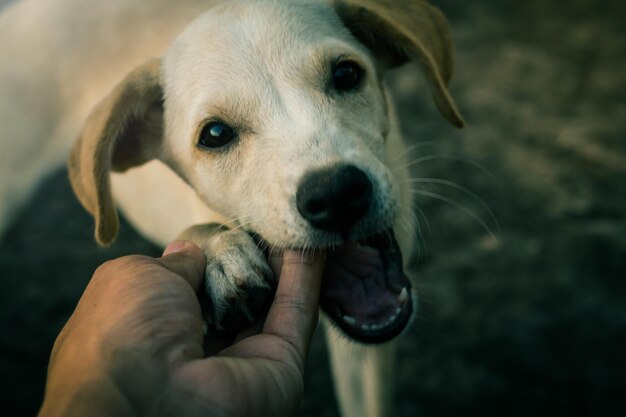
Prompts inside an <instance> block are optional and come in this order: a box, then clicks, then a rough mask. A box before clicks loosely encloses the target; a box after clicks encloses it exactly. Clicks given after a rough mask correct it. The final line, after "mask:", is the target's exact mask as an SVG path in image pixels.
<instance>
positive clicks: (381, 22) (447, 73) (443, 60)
mask: <svg viewBox="0 0 626 417" xmlns="http://www.w3.org/2000/svg"><path fill="white" fill-rule="evenodd" d="M335 8H336V10H337V13H338V15H339V17H340V18H341V20H342V21H343V22H344V24H345V25H346V27H347V28H348V30H350V32H352V34H353V35H354V36H355V37H356V38H357V39H358V40H359V41H360V42H361V43H363V44H364V45H365V46H367V47H368V48H370V50H372V51H373V52H374V54H375V55H376V56H377V57H378V59H380V60H381V62H382V63H383V64H384V65H387V66H390V67H395V66H398V65H401V64H404V63H405V62H407V61H409V60H412V61H416V62H418V63H419V64H421V65H422V67H423V68H424V70H425V72H426V76H427V78H428V80H429V82H430V85H431V88H432V92H433V97H434V100H435V103H436V104H437V107H438V108H439V111H440V112H441V113H442V114H443V116H444V117H445V118H446V119H447V120H448V121H449V122H450V123H452V124H453V125H454V126H456V127H463V125H464V121H463V117H462V116H461V114H460V113H459V111H458V109H457V107H456V105H455V104H454V100H453V99H452V97H451V96H450V93H449V92H448V89H447V85H448V83H449V82H450V79H451V78H452V71H453V68H454V56H453V53H454V50H453V45H452V41H451V36H450V30H449V28H448V23H447V21H446V19H445V17H444V16H443V14H442V13H441V12H440V11H439V9H437V8H436V7H434V6H432V5H430V4H429V3H428V2H426V1H423V0H408V1H398V0H335Z"/></svg>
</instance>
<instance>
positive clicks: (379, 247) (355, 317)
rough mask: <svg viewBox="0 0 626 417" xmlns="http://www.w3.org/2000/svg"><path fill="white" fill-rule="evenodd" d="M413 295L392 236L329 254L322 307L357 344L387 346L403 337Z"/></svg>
mask: <svg viewBox="0 0 626 417" xmlns="http://www.w3.org/2000/svg"><path fill="white" fill-rule="evenodd" d="M410 293H411V284H410V282H409V280H408V278H407V277H406V276H405V275H404V273H403V269H402V256H401V254H400V250H399V248H398V244H397V242H396V239H395V238H394V236H393V233H392V232H391V231H385V232H383V233H379V234H376V235H373V236H370V237H367V238H365V239H362V240H359V241H357V242H348V243H344V244H343V245H341V246H339V247H335V248H334V249H331V250H329V252H328V255H327V259H326V269H325V272H324V281H323V283H322V292H321V296H320V305H321V307H322V309H323V310H324V311H325V312H326V314H328V315H329V316H330V318H331V319H332V320H333V321H334V322H335V324H336V325H337V326H338V327H339V328H341V329H342V330H343V331H344V332H345V333H346V334H347V335H348V336H350V337H352V338H354V339H356V340H357V341H360V342H363V343H383V342H386V341H388V340H390V339H392V338H394V337H395V336H397V335H398V334H399V333H400V332H401V331H402V330H403V329H404V328H405V327H406V325H407V323H408V322H409V319H410V318H411V313H412V311H413V306H412V301H411V297H410Z"/></svg>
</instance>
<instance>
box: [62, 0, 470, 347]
mask: <svg viewBox="0 0 626 417" xmlns="http://www.w3.org/2000/svg"><path fill="white" fill-rule="evenodd" d="M415 25H418V27H417V28H416V27H415ZM420 25H421V26H420ZM446 33H447V32H446V27H445V21H443V18H442V17H441V15H439V14H438V13H437V11H436V9H433V8H432V7H431V6H429V5H428V4H427V3H425V2H423V1H414V2H409V4H408V5H404V6H402V7H400V6H398V5H397V4H395V3H394V2H390V1H383V0H379V1H373V0H369V1H359V2H356V1H354V2H352V1H346V2H343V1H338V2H336V3H334V4H328V3H325V2H311V1H302V2H292V1H290V2H279V1H273V0H268V1H258V2H244V1H241V2H240V1H233V2H227V3H225V4H223V5H220V6H217V7H215V8H213V9H211V10H210V11H209V12H207V13H206V14H205V15H203V16H201V17H199V18H198V19H197V20H196V21H195V22H193V23H192V24H191V25H190V26H188V28H187V29H186V30H185V31H184V32H183V33H182V34H181V35H180V36H179V38H178V39H177V40H176V41H175V42H174V44H173V45H172V47H171V49H170V50H169V52H168V53H167V55H166V56H165V58H164V59H163V60H162V62H161V61H159V62H157V61H153V62H151V63H149V64H147V65H146V66H144V67H143V68H140V69H138V70H137V71H136V72H135V73H133V74H131V75H130V76H129V77H128V78H127V80H126V81H125V82H123V83H122V84H121V85H120V87H118V89H117V90H116V91H114V92H113V93H112V95H111V97H109V98H108V99H107V100H105V101H104V102H103V104H101V106H100V108H98V109H96V111H94V114H93V115H92V117H91V118H90V120H89V121H88V122H87V126H86V127H85V130H84V133H83V137H82V138H81V139H80V141H79V143H78V145H77V147H76V148H75V150H74V152H73V157H72V158H71V160H70V173H71V176H72V181H73V184H74V187H75V189H76V191H77V194H78V196H79V198H80V199H81V201H82V202H83V204H84V205H85V206H86V207H87V208H88V210H90V211H91V212H92V213H94V215H95V217H96V223H97V236H98V237H99V239H100V240H101V241H103V242H107V241H110V240H111V239H112V238H113V237H114V235H115V231H116V228H117V223H116V216H115V211H114V209H113V203H112V201H111V197H110V191H109V190H108V187H109V186H108V179H107V178H108V175H107V171H108V170H109V169H113V170H124V169H126V168H128V167H131V166H134V165H138V164H140V163H142V162H144V161H146V160H149V159H151V158H159V159H161V160H162V161H164V162H165V163H166V164H168V165H169V166H170V167H171V168H172V169H173V170H174V171H175V172H177V173H178V174H179V175H180V176H181V177H182V178H183V179H185V180H186V181H187V182H188V183H189V184H190V185H191V186H192V187H193V188H194V189H195V190H196V192H197V193H198V195H199V196H200V197H201V198H202V199H203V200H204V201H205V202H206V203H207V204H208V205H209V206H210V207H211V208H212V209H214V210H217V211H219V212H221V213H222V214H223V215H224V216H226V217H227V218H229V219H231V222H232V225H238V226H241V227H242V228H243V229H244V230H247V231H249V232H251V233H254V234H255V235H256V236H257V237H259V238H260V239H261V240H262V241H264V242H265V243H266V244H268V246H270V247H272V248H284V247H292V248H305V249H306V248H319V247H332V248H333V249H332V250H331V251H330V253H329V256H328V260H327V266H326V272H325V275H326V277H325V279H324V284H323V288H322V296H321V301H320V303H321V305H322V307H323V308H324V310H325V311H326V313H328V315H329V316H330V317H331V318H332V319H333V321H334V322H335V323H336V324H337V325H338V326H339V327H340V328H341V329H343V330H344V332H345V333H347V334H348V335H350V336H352V337H353V338H355V339H357V340H360V341H363V342H383V341H386V340H389V339H390V338H392V337H394V336H395V335H396V334H398V333H399V332H400V331H401V330H402V329H403V328H404V327H405V326H406V324H407V322H408V320H409V317H410V315H411V312H412V310H413V307H412V302H411V300H410V297H409V292H410V283H409V281H408V279H407V278H406V277H405V275H404V274H403V272H402V259H401V256H400V252H399V248H398V244H397V243H396V241H395V238H394V225H395V224H396V223H397V220H398V211H399V210H400V208H401V207H400V206H401V204H405V205H406V204H407V199H406V198H404V199H403V195H402V193H403V191H402V190H403V189H405V190H406V187H407V186H408V184H406V182H405V183H402V181H399V180H398V179H397V178H396V173H395V172H394V170H393V167H388V166H386V165H385V160H386V157H387V156H388V155H386V150H387V148H388V146H387V145H388V141H389V140H390V139H389V137H388V135H389V131H390V114H389V104H388V102H387V96H386V94H385V91H384V87H383V84H382V71H383V70H384V69H386V68H388V67H390V66H394V65H397V64H400V63H403V62H404V61H406V60H408V59H412V58H415V59H419V60H420V62H421V64H422V65H423V66H424V67H425V69H426V74H427V76H428V78H429V79H430V81H431V82H432V85H433V95H434V97H435V101H436V103H437V104H438V106H439V108H440V109H441V110H442V113H443V114H444V116H446V117H447V118H448V119H449V120H450V121H451V122H452V123H453V124H457V125H460V124H462V120H461V118H460V116H459V115H458V113H457V111H456V109H455V107H454V103H453V102H452V100H451V98H450V97H449V95H448V93H447V90H446V89H445V82H447V80H448V79H449V75H450V72H451V57H450V45H449V39H447V35H446ZM85 167H88V169H87V168H85ZM92 167H95V169H93V168H92ZM101 171H103V172H101ZM94 172H95V173H94ZM92 183H93V187H91V184H92ZM92 188H93V189H92ZM405 192H406V191H405ZM405 208H406V207H405ZM396 230H397V229H396Z"/></svg>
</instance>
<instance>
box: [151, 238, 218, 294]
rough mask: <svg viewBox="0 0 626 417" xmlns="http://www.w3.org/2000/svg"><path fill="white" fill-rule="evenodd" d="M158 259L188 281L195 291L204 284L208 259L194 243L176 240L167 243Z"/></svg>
mask: <svg viewBox="0 0 626 417" xmlns="http://www.w3.org/2000/svg"><path fill="white" fill-rule="evenodd" d="M157 261H158V262H159V263H160V264H161V265H163V266H164V267H165V268H167V269H169V270H170V271H172V272H174V273H175V274H176V275H179V276H180V277H182V278H183V279H184V280H185V281H187V282H188V283H189V285H191V287H192V288H193V290H194V291H198V290H199V289H200V287H201V286H202V281H203V279H204V271H205V268H206V259H205V257H204V254H203V253H202V250H201V249H200V248H199V247H197V246H196V245H194V244H193V243H191V242H188V241H186V240H175V241H173V242H171V243H170V244H169V245H167V247H166V248H165V250H164V251H163V256H162V257H160V258H158V259H157Z"/></svg>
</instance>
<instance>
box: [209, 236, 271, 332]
mask: <svg viewBox="0 0 626 417" xmlns="http://www.w3.org/2000/svg"><path fill="white" fill-rule="evenodd" d="M220 240H221V242H220V244H219V245H213V248H212V249H213V250H212V251H210V252H208V253H207V268H206V283H205V287H206V290H207V294H208V296H209V300H210V308H209V313H210V315H211V317H210V318H209V322H210V323H212V324H213V326H214V327H215V328H216V329H217V330H218V331H221V332H226V333H237V332H239V331H240V330H242V329H243V328H245V327H246V326H248V325H250V324H252V323H254V322H255V321H256V320H257V319H258V318H259V317H261V316H262V315H263V314H264V313H265V312H266V311H267V309H268V307H269V303H270V302H271V299H272V297H271V296H272V294H273V282H274V276H273V273H272V271H271V269H270V268H269V265H268V264H267V261H266V260H265V257H264V255H263V253H262V252H261V251H260V250H259V249H258V248H257V246H256V244H255V243H254V241H253V240H252V238H250V236H248V235H247V234H246V233H243V232H226V233H224V234H223V236H221V237H220ZM216 249H217V250H216Z"/></svg>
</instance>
